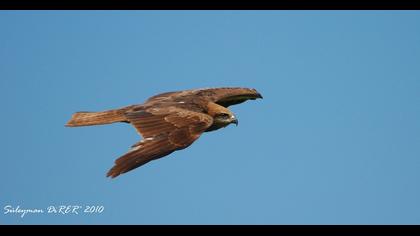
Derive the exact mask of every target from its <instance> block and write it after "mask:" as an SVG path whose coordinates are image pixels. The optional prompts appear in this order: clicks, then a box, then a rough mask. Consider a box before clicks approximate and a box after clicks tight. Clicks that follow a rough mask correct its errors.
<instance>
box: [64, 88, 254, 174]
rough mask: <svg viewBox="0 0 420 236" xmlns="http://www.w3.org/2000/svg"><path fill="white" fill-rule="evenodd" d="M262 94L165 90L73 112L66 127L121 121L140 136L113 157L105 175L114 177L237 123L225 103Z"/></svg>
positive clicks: (228, 90) (234, 90)
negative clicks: (140, 100) (109, 106)
mask: <svg viewBox="0 0 420 236" xmlns="http://www.w3.org/2000/svg"><path fill="white" fill-rule="evenodd" d="M257 98H262V96H261V94H260V93H258V92H257V90H255V89H249V88H205V89H192V90H184V91H176V92H167V93H162V94H158V95H155V96H153V97H150V98H149V99H148V100H146V102H144V103H143V104H138V105H131V106H126V107H122V108H118V109H113V110H107V111H101V112H76V113H74V114H73V116H72V117H71V119H70V120H69V121H68V122H67V124H66V126H68V127H77V126H89V125H103V124H111V123H115V122H125V123H130V124H131V125H133V126H134V127H135V128H136V130H137V132H138V133H139V134H140V135H141V136H142V137H143V139H142V140H141V141H140V142H137V143H136V144H134V145H133V146H132V147H131V149H130V150H129V152H128V153H126V154H124V155H123V156H121V157H119V158H118V159H117V160H115V165H114V167H112V168H111V169H110V170H109V171H108V173H107V177H111V178H115V177H117V176H119V175H120V174H123V173H126V172H128V171H130V170H133V169H135V168H137V167H139V166H141V165H144V164H146V163H148V162H150V161H152V160H156V159H158V158H161V157H164V156H166V155H169V154H170V153H172V152H174V151H177V150H181V149H184V148H186V147H188V146H190V145H191V144H192V143H193V142H194V141H195V140H197V139H198V138H199V137H200V135H201V134H202V133H203V132H209V131H213V130H217V129H220V128H223V127H226V126H228V125H229V124H231V123H234V124H236V125H238V120H237V118H236V117H235V115H234V114H233V113H232V112H231V111H230V110H229V109H227V107H229V106H231V105H235V104H239V103H242V102H245V101H246V100H249V99H251V100H255V99H257Z"/></svg>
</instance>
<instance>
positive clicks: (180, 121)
mask: <svg viewBox="0 0 420 236" xmlns="http://www.w3.org/2000/svg"><path fill="white" fill-rule="evenodd" d="M126 116H127V119H128V120H129V121H130V123H131V124H132V125H134V127H135V128H136V129H137V131H138V132H139V133H140V134H141V135H142V136H143V138H144V139H143V140H142V141H140V142H138V143H136V144H135V145H133V147H132V149H131V150H130V151H129V152H128V153H126V154H125V155H123V156H121V157H120V158H118V159H117V160H116V161H115V165H114V167H112V168H111V169H110V170H109V172H108V174H107V176H110V177H112V178H115V177H117V176H118V175H120V174H122V173H125V172H128V171H130V170H133V169H135V168H137V167H139V166H141V165H144V164H146V163H147V162H149V161H152V160H155V159H158V158H161V157H164V156H166V155H168V154H170V153H172V152H174V151H176V150H180V149H184V148H186V147H188V146H189V145H191V144H192V143H193V142H194V141H195V140H196V139H198V138H199V137H200V135H201V134H202V133H203V132H204V131H205V130H206V129H207V128H208V127H210V126H211V124H212V123H213V118H212V117H211V116H209V115H207V114H204V113H199V112H193V111H189V110H185V109H180V108H176V107H164V108H149V109H146V110H140V111H134V112H131V113H128V114H126Z"/></svg>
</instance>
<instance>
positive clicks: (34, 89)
mask: <svg viewBox="0 0 420 236" xmlns="http://www.w3.org/2000/svg"><path fill="white" fill-rule="evenodd" d="M0 29H1V31H0V55H1V56H0V87H1V93H0V99H1V101H2V103H1V116H0V119H1V120H0V121H1V122H0V125H1V136H0V137H1V140H0V141H1V149H2V151H1V161H2V164H1V166H2V171H1V172H0V178H1V185H0V187H1V192H0V206H1V214H0V224H420V188H419V181H420V12H419V11H1V12H0ZM222 86H241V87H250V88H255V89H257V90H258V91H259V92H260V93H261V94H262V95H263V96H264V99H263V100H256V101H248V102H246V103H243V104H240V105H237V106H233V107H232V108H231V110H232V111H233V112H234V113H235V114H236V115H237V117H238V119H239V126H238V127H235V126H229V127H227V128H225V129H221V130H218V131H217V132H211V133H205V134H204V135H202V136H201V138H200V139H199V140H198V141H197V142H195V143H194V144H193V145H192V146H190V147H189V148H188V149H185V150H182V151H178V152H175V153H173V154H172V155H170V156H168V157H166V158H162V159H159V160H158V161H154V162H151V163H149V164H147V165H145V166H143V167H141V168H138V169H136V170H134V171H132V172H129V173H127V174H124V175H122V176H120V177H118V178H116V179H113V180H111V179H109V178H106V177H105V174H106V172H107V171H108V170H109V168H111V167H112V165H113V162H114V160H115V159H116V158H117V157H119V156H120V155H122V154H124V153H125V152H126V151H127V150H128V148H129V147H130V146H131V145H132V144H134V143H135V142H137V141H138V140H139V138H140V137H139V136H138V135H137V133H136V131H135V130H134V128H132V127H131V126H130V125H127V124H113V125H107V126H92V127H81V128H66V127H64V124H65V123H66V122H67V121H68V119H69V118H70V117H71V114H72V113H73V112H75V111H100V110H106V109H111V108H117V107H121V106H125V105H130V104H137V103H142V102H143V101H144V100H146V99H147V98H148V97H149V96H152V95H155V94H157V93H161V92H167V91H174V90H183V89H192V88H202V87H222ZM7 205H11V206H12V207H17V206H20V208H21V209H34V208H37V209H45V208H47V207H48V206H51V205H54V206H59V205H81V206H86V205H90V206H91V205H96V206H104V208H105V210H104V211H103V212H102V213H101V214H86V213H82V212H79V214H78V215H71V214H67V215H54V214H45V213H44V214H27V215H26V216H25V217H23V218H20V217H19V215H17V214H4V207H5V206H7Z"/></svg>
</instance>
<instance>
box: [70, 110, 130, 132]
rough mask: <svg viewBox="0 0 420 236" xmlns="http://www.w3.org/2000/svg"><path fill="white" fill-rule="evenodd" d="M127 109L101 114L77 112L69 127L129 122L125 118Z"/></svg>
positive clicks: (102, 112)
mask: <svg viewBox="0 0 420 236" xmlns="http://www.w3.org/2000/svg"><path fill="white" fill-rule="evenodd" d="M125 111H126V109H124V108H121V109H115V110H108V111H101V112H76V113H74V114H73V116H72V117H71V119H70V120H69V121H68V122H67V124H66V126H68V127H77V126H88V125H104V124H111V123H114V122H128V121H127V118H126V117H125V115H124V113H125Z"/></svg>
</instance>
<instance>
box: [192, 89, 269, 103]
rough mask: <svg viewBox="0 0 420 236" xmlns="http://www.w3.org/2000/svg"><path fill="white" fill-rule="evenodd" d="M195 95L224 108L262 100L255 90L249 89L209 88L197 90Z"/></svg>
mask: <svg viewBox="0 0 420 236" xmlns="http://www.w3.org/2000/svg"><path fill="white" fill-rule="evenodd" d="M196 94H197V95H199V96H203V97H206V98H207V99H208V100H210V101H212V102H214V103H217V104H219V105H221V106H224V107H228V106H231V105H235V104H239V103H242V102H245V101H246V100H249V99H252V100H255V99H257V98H262V96H261V94H260V93H258V92H257V90H255V89H250V88H210V89H201V90H198V91H197V93H196Z"/></svg>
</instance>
